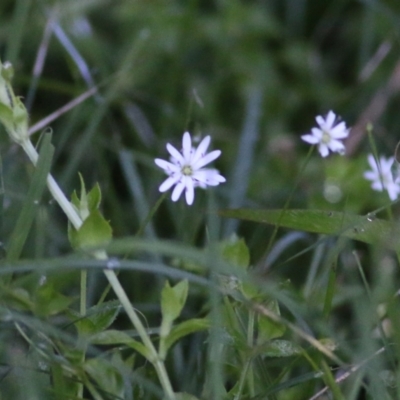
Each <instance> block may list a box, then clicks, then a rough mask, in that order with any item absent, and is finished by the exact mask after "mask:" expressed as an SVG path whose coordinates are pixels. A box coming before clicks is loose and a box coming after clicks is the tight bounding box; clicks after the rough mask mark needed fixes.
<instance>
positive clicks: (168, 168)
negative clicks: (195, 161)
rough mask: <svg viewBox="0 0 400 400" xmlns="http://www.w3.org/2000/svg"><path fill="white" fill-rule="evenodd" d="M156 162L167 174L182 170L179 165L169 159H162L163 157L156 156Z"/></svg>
mask: <svg viewBox="0 0 400 400" xmlns="http://www.w3.org/2000/svg"><path fill="white" fill-rule="evenodd" d="M154 162H155V163H156V164H157V166H159V167H160V168H162V169H163V170H164V171H165V172H166V173H167V174H171V173H173V172H179V171H180V168H179V166H177V165H175V164H172V163H170V162H168V161H165V160H162V159H161V158H156V159H155V160H154Z"/></svg>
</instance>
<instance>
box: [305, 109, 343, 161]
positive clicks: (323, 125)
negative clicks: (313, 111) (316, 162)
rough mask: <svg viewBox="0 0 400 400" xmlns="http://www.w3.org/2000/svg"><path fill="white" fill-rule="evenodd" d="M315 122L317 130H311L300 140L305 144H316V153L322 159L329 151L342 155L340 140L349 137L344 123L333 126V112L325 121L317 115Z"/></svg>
mask: <svg viewBox="0 0 400 400" xmlns="http://www.w3.org/2000/svg"><path fill="white" fill-rule="evenodd" d="M315 120H316V121H317V123H318V125H319V128H312V129H311V134H307V135H303V136H302V137H301V138H302V139H303V140H304V141H305V142H307V143H310V144H318V151H319V152H320V154H321V156H322V157H326V156H327V155H328V154H329V150H331V151H332V152H337V153H339V154H344V152H345V147H344V144H343V143H342V142H341V141H340V140H342V139H345V138H347V136H348V135H349V129H347V128H346V124H345V122H339V123H338V124H336V125H335V122H336V115H335V113H334V112H333V111H329V113H328V115H327V116H326V119H324V118H323V117H322V116H321V115H318V116H317V117H316V118H315Z"/></svg>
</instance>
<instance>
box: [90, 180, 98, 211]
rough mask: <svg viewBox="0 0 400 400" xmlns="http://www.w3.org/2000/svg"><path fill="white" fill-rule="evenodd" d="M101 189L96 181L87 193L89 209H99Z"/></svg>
mask: <svg viewBox="0 0 400 400" xmlns="http://www.w3.org/2000/svg"><path fill="white" fill-rule="evenodd" d="M100 202H101V190H100V185H99V184H98V183H96V184H95V185H94V186H93V188H92V190H91V191H90V192H89V193H88V194H87V205H88V209H89V211H90V212H91V211H94V210H97V209H98V208H99V207H100Z"/></svg>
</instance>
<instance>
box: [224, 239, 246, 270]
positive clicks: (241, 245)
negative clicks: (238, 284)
mask: <svg viewBox="0 0 400 400" xmlns="http://www.w3.org/2000/svg"><path fill="white" fill-rule="evenodd" d="M222 255H223V257H224V258H225V259H226V260H227V261H229V262H231V263H232V264H233V265H237V266H239V267H243V268H248V266H249V264H250V253H249V249H248V247H247V245H246V243H245V241H244V239H239V238H238V237H237V236H236V235H233V236H232V237H231V238H230V239H229V240H228V241H226V242H223V243H222Z"/></svg>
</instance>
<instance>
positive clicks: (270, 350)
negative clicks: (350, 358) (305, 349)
mask: <svg viewBox="0 0 400 400" xmlns="http://www.w3.org/2000/svg"><path fill="white" fill-rule="evenodd" d="M301 352H302V349H301V347H300V346H299V345H298V344H296V343H293V342H290V341H289V340H281V339H277V340H271V341H269V342H268V343H266V344H264V345H263V346H261V348H259V349H258V350H257V354H260V355H262V356H264V357H291V356H295V355H298V354H300V353H301Z"/></svg>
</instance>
